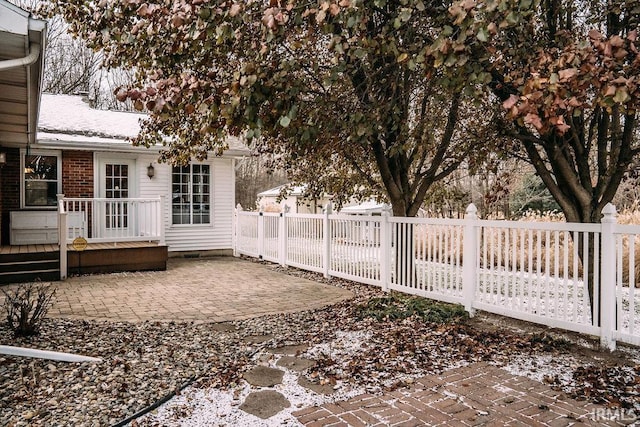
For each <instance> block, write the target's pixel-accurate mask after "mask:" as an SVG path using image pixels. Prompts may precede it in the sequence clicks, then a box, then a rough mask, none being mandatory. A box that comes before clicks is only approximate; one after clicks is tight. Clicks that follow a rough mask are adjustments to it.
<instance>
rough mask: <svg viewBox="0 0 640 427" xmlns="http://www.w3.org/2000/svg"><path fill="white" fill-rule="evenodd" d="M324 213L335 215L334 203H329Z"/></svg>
mask: <svg viewBox="0 0 640 427" xmlns="http://www.w3.org/2000/svg"><path fill="white" fill-rule="evenodd" d="M324 211H325V213H327V214H332V213H333V203H331V202H327V204H326V205H325V207H324Z"/></svg>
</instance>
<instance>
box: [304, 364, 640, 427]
mask: <svg viewBox="0 0 640 427" xmlns="http://www.w3.org/2000/svg"><path fill="white" fill-rule="evenodd" d="M293 415H294V416H295V417H296V418H297V419H298V421H300V422H301V423H302V424H304V425H305V426H308V427H315V426H352V427H359V426H403V427H411V426H427V425H428V426H437V425H442V426H569V425H578V426H580V425H586V426H596V425H597V426H600V425H624V424H625V422H624V418H626V417H625V416H624V415H620V414H615V413H612V412H606V411H605V410H604V408H603V407H601V406H597V405H593V404H590V403H587V402H584V401H577V400H573V399H569V398H568V397H566V396H565V395H564V394H563V393H560V392H556V391H554V390H552V389H551V388H550V387H549V386H547V385H545V384H542V383H539V382H536V381H533V380H530V379H528V378H525V377H521V376H515V375H512V374H510V373H508V372H507V371H505V370H503V369H500V368H496V367H494V366H490V365H488V364H486V363H474V364H472V365H469V366H466V367H462V368H458V369H453V370H450V371H448V372H445V373H443V374H442V375H432V376H428V377H424V378H422V379H420V380H417V381H416V382H415V384H414V385H413V386H412V387H411V388H410V389H404V390H397V391H394V392H391V393H386V394H384V395H382V396H373V395H370V394H363V395H360V396H356V397H354V398H352V399H350V400H347V401H344V402H337V403H335V404H325V405H322V406H320V407H312V408H307V409H303V410H300V411H297V412H294V413H293ZM612 415H613V417H615V416H616V415H618V416H617V420H618V421H610V420H611V418H612ZM607 416H608V418H605V417H607ZM630 422H631V420H627V421H626V424H629V423H630Z"/></svg>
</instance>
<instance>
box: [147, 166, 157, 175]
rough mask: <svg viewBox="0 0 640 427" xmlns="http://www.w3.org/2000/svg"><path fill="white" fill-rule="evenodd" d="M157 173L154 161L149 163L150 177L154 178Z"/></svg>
mask: <svg viewBox="0 0 640 427" xmlns="http://www.w3.org/2000/svg"><path fill="white" fill-rule="evenodd" d="M155 174H156V170H155V169H154V168H153V163H149V166H147V176H148V177H149V179H151V178H153V177H154V176H155Z"/></svg>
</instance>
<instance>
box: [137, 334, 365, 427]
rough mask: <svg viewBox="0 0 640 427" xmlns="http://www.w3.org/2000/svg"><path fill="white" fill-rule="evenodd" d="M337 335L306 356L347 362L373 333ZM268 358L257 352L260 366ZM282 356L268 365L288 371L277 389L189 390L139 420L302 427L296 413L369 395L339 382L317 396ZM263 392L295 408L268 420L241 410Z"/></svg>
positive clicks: (187, 426)
mask: <svg viewBox="0 0 640 427" xmlns="http://www.w3.org/2000/svg"><path fill="white" fill-rule="evenodd" d="M336 335H337V338H336V339H335V340H334V341H332V342H330V343H323V344H318V345H316V346H314V347H311V348H309V349H308V350H307V351H306V352H305V355H307V356H310V355H317V356H320V355H322V354H325V355H328V354H330V355H331V357H332V358H334V360H336V361H337V360H340V359H346V357H347V356H348V355H353V354H355V353H356V352H358V351H361V346H362V344H363V343H364V342H365V341H366V340H367V339H368V338H369V337H370V336H371V334H370V333H368V332H364V331H349V332H342V331H339V332H338V333H337V334H336ZM267 356H270V355H268V354H266V353H257V354H256V355H254V360H256V361H257V363H260V362H259V361H260V360H262V359H263V358H264V357H267ZM280 357H281V356H276V357H271V358H270V359H269V361H268V363H267V365H268V366H270V367H272V368H277V369H281V370H283V371H284V376H283V379H282V383H281V384H278V385H275V386H274V387H252V386H251V385H250V384H248V383H246V382H244V381H243V382H242V384H240V385H238V386H237V387H235V388H233V389H230V390H219V389H216V388H208V389H197V388H194V387H188V388H186V389H185V390H183V392H182V393H181V394H180V395H179V396H176V397H174V398H173V399H171V400H170V401H169V402H167V403H165V404H164V405H162V406H161V407H160V408H158V409H157V410H156V411H154V412H152V413H150V414H147V415H145V416H144V417H142V418H140V419H139V420H138V421H139V422H142V423H143V425H146V423H144V421H148V422H149V423H150V424H151V425H156V424H157V425H162V426H184V427H199V426H203V427H204V426H226V425H229V426H243V427H245V426H246V427H269V426H300V425H302V424H300V423H299V422H298V420H297V419H296V418H295V417H294V416H293V415H292V413H293V412H296V411H299V410H301V409H303V408H308V407H311V406H320V405H323V404H325V403H332V402H337V401H341V400H348V399H350V398H352V397H355V396H358V395H360V394H363V393H364V392H365V390H364V389H362V388H353V387H351V386H350V385H348V384H344V383H342V382H338V384H337V385H336V386H335V387H334V388H335V392H334V393H332V394H330V395H320V394H316V393H314V392H312V391H311V390H308V389H306V388H304V387H302V386H300V385H299V384H298V378H299V377H300V376H301V374H300V373H297V372H294V371H292V370H289V369H286V368H284V367H281V366H277V362H278V360H279V359H280ZM263 390H275V391H277V392H279V393H282V394H283V395H284V397H285V398H286V399H287V400H288V401H289V402H290V403H291V406H290V407H289V408H286V409H284V410H282V411H280V412H279V413H278V414H276V415H274V416H272V417H270V418H268V419H266V420H263V419H261V418H259V417H256V416H254V415H251V414H248V413H246V412H244V411H243V410H241V409H240V405H241V404H242V402H244V400H245V398H246V397H247V396H248V395H249V393H252V392H256V391H263Z"/></svg>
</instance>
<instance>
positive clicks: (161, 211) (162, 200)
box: [158, 194, 167, 246]
mask: <svg viewBox="0 0 640 427" xmlns="http://www.w3.org/2000/svg"><path fill="white" fill-rule="evenodd" d="M165 199H166V196H165V195H164V194H161V195H160V202H159V203H160V206H159V207H158V227H159V228H160V230H159V231H160V241H159V242H158V245H160V246H164V245H165V244H166V243H167V242H166V241H165V238H164V208H165Z"/></svg>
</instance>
